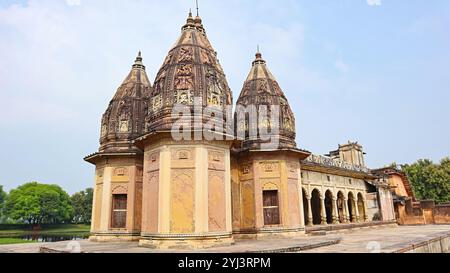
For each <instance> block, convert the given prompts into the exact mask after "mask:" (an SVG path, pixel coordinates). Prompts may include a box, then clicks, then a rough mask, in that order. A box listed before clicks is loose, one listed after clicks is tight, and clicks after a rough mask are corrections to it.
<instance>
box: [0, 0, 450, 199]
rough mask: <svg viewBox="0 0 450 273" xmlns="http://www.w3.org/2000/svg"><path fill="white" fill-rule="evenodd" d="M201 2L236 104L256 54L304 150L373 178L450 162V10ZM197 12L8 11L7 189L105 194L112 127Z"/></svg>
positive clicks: (36, 4) (2, 31) (0, 106)
mask: <svg viewBox="0 0 450 273" xmlns="http://www.w3.org/2000/svg"><path fill="white" fill-rule="evenodd" d="M369 2H371V3H380V5H369V4H368V2H367V0H340V1H337V0H319V1H318V0H314V1H313V0H308V1H306V0H305V1H294V0H285V1H273V0H272V1H268V0H262V1H261V0H258V1H256V0H255V1H238V0H228V1H211V0H200V13H201V16H202V18H203V20H204V25H205V27H206V30H207V33H208V36H209V39H210V41H211V42H212V44H213V47H214V48H215V49H216V50H217V52H218V57H219V59H220V61H221V63H222V65H223V67H224V70H225V73H226V74H227V79H228V82H229V85H230V87H231V89H232V90H233V92H234V98H235V99H236V98H237V97H238V94H239V92H240V90H241V87H242V83H243V81H244V80H245V78H246V76H247V73H248V71H249V69H250V66H251V61H252V60H253V58H254V53H255V51H256V45H257V44H259V45H260V46H261V50H262V53H263V57H264V58H265V59H266V60H267V62H268V66H269V68H270V69H271V71H272V72H273V74H274V75H275V77H277V79H278V81H279V83H280V85H281V87H282V89H283V90H284V92H285V94H286V96H287V97H288V99H289V101H290V104H291V107H292V108H293V111H294V112H295V114H296V119H297V120H296V122H297V135H298V136H297V142H298V145H299V147H300V148H303V149H307V150H310V151H312V152H314V153H317V154H323V153H327V152H328V151H330V150H333V149H335V148H336V147H337V145H338V143H345V142H347V141H348V140H355V141H359V142H360V143H361V144H362V145H363V146H364V148H365V151H366V152H367V156H366V162H367V164H368V165H369V167H372V168H375V167H381V166H383V165H385V164H389V163H391V162H393V161H396V162H398V163H407V162H413V161H415V160H417V159H419V158H431V159H433V160H435V161H438V160H439V159H441V158H442V157H444V156H449V155H450V153H449V151H450V142H449V139H450V128H449V118H450V109H449V103H450V1H446V0H434V1H425V0H421V1H419V0H381V1H379V0H369ZM190 7H194V0H192V1H191V0H166V1H149V0H115V1H112V0H28V1H26V0H22V1H13V0H1V1H0V128H1V131H0V143H1V144H2V147H3V149H2V152H1V153H0V163H1V164H0V184H3V185H5V187H6V189H7V190H10V189H11V188H14V187H16V186H18V185H20V184H23V183H25V182H28V181H34V180H37V181H40V182H43V183H56V184H60V185H61V186H62V187H63V188H64V189H66V190H67V191H68V192H70V193H73V192H75V191H78V190H81V189H84V188H86V187H89V186H92V185H93V175H94V167H93V166H91V165H90V164H88V163H86V162H84V161H83V160H82V158H83V157H84V156H85V155H87V154H90V153H93V152H95V151H96V150H97V149H98V137H99V131H100V129H99V128H100V118H101V114H102V113H103V112H104V110H105V109H106V106H107V104H108V102H109V100H110V99H111V98H112V96H113V94H114V92H115V90H116V89H117V87H118V86H119V84H120V83H121V82H122V80H123V79H124V77H125V76H126V75H127V73H128V71H129V69H130V66H131V64H132V63H133V61H134V58H135V56H136V54H137V51H138V50H139V49H140V50H142V52H143V57H144V63H145V65H146V66H147V72H148V74H149V77H150V78H152V79H154V77H155V74H156V72H157V71H158V69H159V67H160V65H161V64H162V62H163V60H164V58H165V56H166V54H167V51H168V50H169V48H170V47H171V46H172V44H173V43H174V42H175V40H176V38H177V37H178V35H179V33H180V27H181V26H182V25H183V24H184V22H185V19H186V16H187V12H188V10H189V8H190Z"/></svg>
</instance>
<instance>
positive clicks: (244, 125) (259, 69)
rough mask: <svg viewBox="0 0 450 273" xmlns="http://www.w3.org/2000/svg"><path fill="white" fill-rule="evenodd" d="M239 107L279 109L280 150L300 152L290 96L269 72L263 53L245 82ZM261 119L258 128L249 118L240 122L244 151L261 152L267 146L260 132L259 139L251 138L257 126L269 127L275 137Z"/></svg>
mask: <svg viewBox="0 0 450 273" xmlns="http://www.w3.org/2000/svg"><path fill="white" fill-rule="evenodd" d="M237 105H240V106H243V107H248V106H250V105H254V106H255V107H256V108H257V109H260V106H261V105H266V106H267V110H268V111H270V106H271V105H276V106H279V107H280V115H279V132H278V134H277V135H276V137H278V138H279V141H280V143H279V147H278V148H296V143H295V117H294V114H293V112H292V110H291V107H290V106H289V103H288V100H287V99H286V96H285V95H284V93H283V91H282V90H281V88H280V86H279V84H278V82H277V80H276V79H275V77H274V76H273V74H272V73H271V72H270V70H269V69H268V68H267V64H266V61H265V60H264V59H263V58H262V54H261V53H260V52H258V53H256V58H255V60H254V61H253V63H252V68H251V70H250V73H249V74H248V77H247V79H246V80H245V82H244V85H243V88H242V91H241V94H240V96H239V98H238V100H237ZM269 118H270V115H269ZM257 119H258V122H256V123H254V124H251V122H250V121H249V119H248V117H246V119H245V121H244V120H240V121H239V120H237V121H236V126H237V128H238V129H237V131H239V130H242V131H245V140H244V142H243V144H242V145H243V148H251V149H258V148H260V144H261V143H263V142H264V141H263V140H261V138H260V134H259V131H258V135H257V137H250V136H249V128H250V127H249V126H252V125H256V124H257V125H258V126H257V127H258V128H259V129H260V128H261V126H268V128H269V130H268V131H269V135H270V134H271V130H270V121H269V120H260V116H259V115H258V116H257Z"/></svg>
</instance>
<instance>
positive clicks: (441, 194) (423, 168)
mask: <svg viewBox="0 0 450 273" xmlns="http://www.w3.org/2000/svg"><path fill="white" fill-rule="evenodd" d="M402 170H403V171H404V172H405V173H406V174H407V176H408V179H409V181H410V182H411V186H412V188H413V191H414V194H415V195H416V197H417V198H418V199H421V200H425V199H432V200H435V201H436V202H437V203H443V202H449V201H450V158H444V159H442V160H441V162H440V164H434V163H433V161H431V160H428V159H421V160H418V161H417V162H415V163H413V164H411V165H403V166H402Z"/></svg>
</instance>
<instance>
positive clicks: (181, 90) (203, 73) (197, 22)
mask: <svg viewBox="0 0 450 273" xmlns="http://www.w3.org/2000/svg"><path fill="white" fill-rule="evenodd" d="M181 30H182V31H181V34H180V36H179V38H178V40H177V41H176V43H175V45H174V46H173V47H172V48H171V49H170V51H169V53H168V54H167V57H166V59H165V61H164V63H163V64H162V66H161V68H160V70H159V72H158V74H157V77H156V79H155V83H154V89H153V93H152V98H151V100H150V107H149V109H150V110H149V113H148V119H147V128H148V131H151V130H168V129H171V128H172V123H173V120H172V117H171V115H170V114H171V109H172V107H173V106H174V105H176V104H182V105H185V106H187V107H192V109H193V107H194V98H201V100H202V105H203V106H205V107H206V106H214V107H216V108H218V109H223V110H224V111H225V109H226V106H228V105H231V104H232V103H233V102H232V101H233V98H232V93H231V89H230V88H229V86H228V83H227V81H226V78H225V73H224V72H223V69H222V67H221V65H220V63H219V60H218V59H217V53H216V51H215V50H214V48H213V47H212V46H211V43H210V42H209V40H208V37H207V35H206V31H205V29H204V27H203V24H202V20H201V19H200V17H199V16H197V17H195V19H193V18H192V12H190V13H189V15H188V18H187V21H186V24H185V25H184V26H183V27H182V29H181ZM224 119H226V117H224ZM205 120H206V118H205ZM224 124H225V123H224Z"/></svg>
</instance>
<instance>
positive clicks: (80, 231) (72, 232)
mask: <svg viewBox="0 0 450 273" xmlns="http://www.w3.org/2000/svg"><path fill="white" fill-rule="evenodd" d="M89 231H90V225H85V224H78V225H76V224H68V225H56V226H47V227H45V226H44V227H42V229H40V230H33V229H31V228H29V227H27V226H24V227H23V228H15V229H3V230H2V229H0V238H7V237H17V236H24V235H30V234H36V233H38V234H40V235H58V236H60V235H61V236H64V235H67V236H87V235H89Z"/></svg>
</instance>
